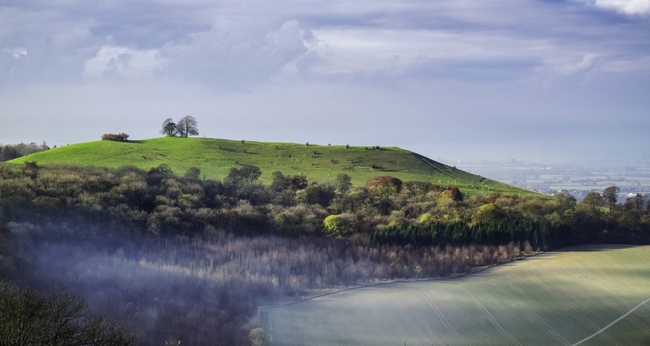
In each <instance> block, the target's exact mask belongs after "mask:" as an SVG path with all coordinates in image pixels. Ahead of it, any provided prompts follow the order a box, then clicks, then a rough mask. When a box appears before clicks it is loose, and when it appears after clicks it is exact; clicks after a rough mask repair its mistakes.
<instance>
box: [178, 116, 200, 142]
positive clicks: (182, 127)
mask: <svg viewBox="0 0 650 346" xmlns="http://www.w3.org/2000/svg"><path fill="white" fill-rule="evenodd" d="M198 124H199V123H198V122H197V121H196V119H194V117H193V116H190V115H186V116H184V117H182V118H181V120H179V121H178V124H176V128H177V129H178V133H179V134H180V135H181V137H188V136H197V135H198V134H199V127H198Z"/></svg>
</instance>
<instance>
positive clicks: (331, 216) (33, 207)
mask: <svg viewBox="0 0 650 346" xmlns="http://www.w3.org/2000/svg"><path fill="white" fill-rule="evenodd" d="M261 174H262V171H261V170H260V169H259V168H258V167H254V166H243V167H241V168H232V169H231V170H230V173H229V174H228V175H227V176H226V177H224V178H223V179H222V180H202V179H200V169H199V168H196V167H192V168H190V169H189V170H188V171H187V172H185V173H184V174H183V175H181V176H177V175H175V174H174V172H172V170H171V169H170V168H169V166H167V165H165V164H161V165H159V166H157V167H153V168H151V169H150V170H148V171H144V170H140V169H138V168H135V167H123V168H120V169H116V170H110V169H104V168H80V167H75V166H65V165H51V166H47V167H41V166H38V164H37V163H34V162H26V163H25V164H24V165H23V166H22V167H19V166H12V165H4V166H0V212H2V213H3V214H4V215H5V217H7V218H9V220H14V219H16V218H18V219H20V218H21V217H24V215H30V216H29V218H30V219H31V218H34V217H42V218H47V217H52V216H56V215H59V216H60V215H69V214H74V215H77V216H78V215H83V216H84V217H85V218H87V219H89V220H96V222H106V221H107V220H120V221H121V222H123V223H125V224H129V225H133V226H136V227H138V228H140V229H143V230H147V231H148V232H149V233H152V234H166V235H186V236H194V235H209V234H211V233H213V232H215V231H216V230H226V231H231V232H235V233H239V234H268V233H272V234H280V235H291V236H298V235H331V236H339V237H340V236H347V237H350V236H351V237H360V238H364V239H367V240H370V239H373V240H374V241H379V242H393V241H395V242H397V243H400V244H403V243H404V242H405V241H407V240H408V239H409V237H413V239H414V242H412V243H411V245H412V246H416V245H418V244H420V243H422V244H423V245H434V246H435V245H437V246H445V245H446V244H452V245H469V244H471V243H476V244H486V245H504V244H507V243H509V242H511V241H513V242H524V241H528V242H530V243H531V244H533V245H534V246H535V248H536V249H540V250H545V249H549V248H557V247H561V246H567V245H572V244H581V243H586V242H626V243H645V242H647V241H648V239H650V232H648V230H649V228H648V227H649V226H650V216H649V209H650V202H649V201H648V199H647V198H646V197H645V196H641V195H637V196H634V197H633V198H629V199H628V200H627V201H625V202H624V203H617V200H616V189H617V188H616V187H610V188H608V189H605V192H604V193H602V194H601V193H591V194H590V195H588V196H587V198H585V200H584V201H582V202H581V203H578V202H576V200H575V199H574V198H573V197H570V196H553V197H551V196H542V195H539V196H534V197H522V196H516V195H514V196H505V195H500V194H496V193H495V194H492V195H487V196H486V195H473V196H464V195H463V194H462V192H461V191H460V190H459V189H458V188H456V187H454V186H449V187H441V186H438V185H435V184H431V183H428V182H422V181H407V182H402V181H401V180H400V179H397V178H394V177H389V176H378V177H374V178H372V179H370V180H369V181H368V182H367V183H366V185H365V186H357V187H353V186H351V183H350V177H349V176H347V175H346V174H343V173H341V174H339V175H337V177H336V178H335V179H332V180H330V181H324V182H309V181H308V178H307V177H306V176H303V175H295V176H285V175H284V174H282V173H281V172H273V173H272V181H271V183H270V184H269V185H267V186H264V185H262V184H260V183H258V182H257V181H258V179H259V177H260V176H261ZM35 215H36V216H35ZM389 234H391V235H390V236H389ZM396 234H402V235H403V236H401V238H399V239H398V237H397V236H396ZM424 238H427V239H429V240H427V241H424V240H423V239H424ZM391 239H393V240H391ZM415 239H417V241H416V240H415Z"/></svg>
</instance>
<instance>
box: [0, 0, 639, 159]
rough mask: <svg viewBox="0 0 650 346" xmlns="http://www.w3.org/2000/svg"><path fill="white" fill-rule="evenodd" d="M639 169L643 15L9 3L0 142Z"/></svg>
mask: <svg viewBox="0 0 650 346" xmlns="http://www.w3.org/2000/svg"><path fill="white" fill-rule="evenodd" d="M185 115H191V116H193V117H195V118H196V119H197V120H198V125H199V131H200V136H201V137H203V136H205V137H215V138H227V139H237V140H239V139H245V140H249V141H279V142H298V143H305V142H310V143H314V144H328V143H331V144H350V145H368V146H370V145H381V146H398V147H401V148H405V149H408V150H412V151H416V152H418V153H421V154H424V155H426V156H429V157H431V158H434V159H446V160H471V159H509V158H515V159H520V160H526V159H537V158H544V157H546V158H562V159H568V160H571V159H575V158H579V157H584V156H588V155H589V156H594V155H596V156H598V157H603V158H604V159H607V158H613V157H620V156H621V155H630V156H635V157H636V156H638V157H645V158H650V154H649V153H648V150H647V148H648V146H647V143H646V142H647V138H648V136H647V135H648V132H649V130H650V0H486V1H467V0H449V1H447V0H422V1H419V0H413V1H396V0H393V1H385V0H373V1H367V0H356V1H339V0H328V1H321V0H275V1H260V0H236V1H235V0H217V1H214V0H183V1H180V0H141V1H134V0H112V1H87V0H32V1H23V0H3V1H1V2H0V120H2V125H1V126H0V143H4V144H13V143H20V142H37V143H41V142H42V141H46V143H47V144H49V145H50V146H52V145H65V144H72V143H78V142H85V141H91V140H98V139H100V137H101V135H102V134H104V133H119V132H125V133H127V134H129V135H130V136H131V139H143V138H151V137H158V136H161V134H160V130H161V128H162V123H163V122H164V121H165V120H166V119H167V118H172V119H175V120H178V119H180V118H181V117H183V116H185Z"/></svg>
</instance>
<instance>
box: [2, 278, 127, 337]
mask: <svg viewBox="0 0 650 346" xmlns="http://www.w3.org/2000/svg"><path fill="white" fill-rule="evenodd" d="M135 343H136V340H135V337H134V336H132V335H130V334H128V333H127V332H126V330H125V329H124V328H123V327H122V326H121V325H119V324H117V323H115V322H111V321H109V320H108V319H107V318H106V317H104V316H92V315H90V314H89V313H88V307H87V305H86V302H85V301H84V300H83V299H81V298H79V297H76V296H73V295H71V294H69V293H59V294H56V293H52V292H41V291H38V290H35V289H30V288H18V287H16V286H14V285H11V284H8V283H5V282H4V281H0V345H17V346H18V345H72V346H74V345H79V346H85V345H101V346H125V345H135Z"/></svg>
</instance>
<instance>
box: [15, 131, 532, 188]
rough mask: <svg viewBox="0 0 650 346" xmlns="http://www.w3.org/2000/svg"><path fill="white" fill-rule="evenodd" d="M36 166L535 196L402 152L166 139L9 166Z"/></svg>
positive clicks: (81, 149)
mask: <svg viewBox="0 0 650 346" xmlns="http://www.w3.org/2000/svg"><path fill="white" fill-rule="evenodd" d="M26 161H36V162H37V163H38V164H39V165H47V164H52V163H65V164H73V165H79V166H97V167H108V168H118V167H122V166H129V165H130V166H135V167H138V168H141V169H145V170H149V169H151V168H152V167H156V166H158V165H160V164H163V163H164V164H167V165H169V167H170V168H171V169H172V170H173V171H174V173H175V174H178V175H182V174H183V173H184V172H185V171H187V169H189V168H190V167H197V168H199V169H200V170H201V172H202V174H203V175H205V177H206V178H208V179H221V178H223V177H225V176H226V175H227V174H228V172H229V170H230V169H231V168H232V167H238V168H241V167H243V166H246V165H253V166H257V167H259V168H260V169H261V170H262V172H263V174H262V177H261V178H260V180H261V181H262V182H263V183H269V182H270V181H271V173H272V172H275V171H280V172H282V173H283V174H284V175H298V174H301V175H306V176H307V178H308V179H309V181H325V180H330V179H334V178H335V177H336V175H337V174H339V173H345V174H348V175H349V176H350V177H352V183H353V184H354V185H363V184H365V182H366V181H367V180H368V179H369V178H371V177H373V176H377V175H390V176H394V177H397V178H399V179H401V180H403V181H409V180H421V181H429V182H432V183H434V184H439V185H441V186H450V185H454V186H458V187H459V188H460V189H461V190H462V191H463V192H465V193H469V194H474V193H485V194H489V193H492V192H495V191H497V192H503V193H513V194H529V193H531V192H530V191H527V190H522V189H519V188H517V187H514V186H510V185H507V184H503V183H499V182H496V181H493V180H490V179H485V178H483V177H480V176H477V175H474V174H470V173H467V172H464V171H461V170H458V169H455V168H453V167H449V166H447V165H444V164H442V163H439V162H436V161H433V160H431V159H428V158H426V157H424V156H421V155H418V154H416V153H413V152H410V151H408V150H404V149H400V148H397V147H381V148H373V147H363V146H350V147H349V148H346V146H341V145H332V146H329V145H315V144H309V145H307V144H298V143H268V142H252V141H245V142H243V141H234V140H225V139H212V138H178V137H162V138H152V139H146V140H141V141H128V142H113V141H94V142H86V143H79V144H73V145H68V146H64V147H59V148H55V149H51V150H48V151H44V152H39V153H35V154H32V155H28V156H25V157H21V158H18V159H15V160H12V161H10V162H12V163H18V164H22V163H23V162H26Z"/></svg>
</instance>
